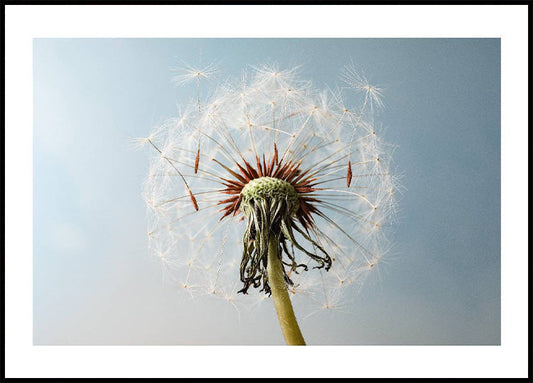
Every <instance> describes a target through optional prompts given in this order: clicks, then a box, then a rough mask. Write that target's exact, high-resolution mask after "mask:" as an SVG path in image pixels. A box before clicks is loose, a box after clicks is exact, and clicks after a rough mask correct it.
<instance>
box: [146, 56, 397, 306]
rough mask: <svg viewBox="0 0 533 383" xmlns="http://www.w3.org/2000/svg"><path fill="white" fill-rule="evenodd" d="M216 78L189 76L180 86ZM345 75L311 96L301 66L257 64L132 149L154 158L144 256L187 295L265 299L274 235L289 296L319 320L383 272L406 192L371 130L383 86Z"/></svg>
mask: <svg viewBox="0 0 533 383" xmlns="http://www.w3.org/2000/svg"><path fill="white" fill-rule="evenodd" d="M217 72H218V70H217V69H216V68H215V67H214V66H207V67H205V68H202V70H199V69H194V68H192V67H188V66H186V67H185V68H181V69H180V70H179V71H177V73H178V74H177V75H176V77H174V78H173V81H174V82H176V83H177V84H184V83H185V82H188V81H193V80H195V81H199V82H201V81H205V80H207V79H211V78H212V77H213V76H214V74H215V73H217ZM342 79H343V81H344V82H345V84H346V85H347V88H346V87H342V88H335V89H333V90H331V89H329V88H326V89H317V87H316V86H314V85H313V84H312V83H311V82H310V81H307V80H304V79H302V78H301V73H300V70H299V68H289V69H283V68H279V67H278V66H276V65H265V66H260V67H252V68H251V69H248V70H246V72H245V73H244V74H243V76H242V77H241V78H240V79H237V80H231V79H230V80H227V81H222V82H220V83H219V84H217V85H213V87H214V90H213V92H212V93H211V96H210V97H206V98H202V99H201V98H200V97H199V95H196V98H195V99H194V100H193V101H191V103H190V105H188V106H185V107H180V111H179V112H178V116H176V117H174V118H170V119H168V120H167V121H165V122H163V123H162V124H161V125H159V126H157V127H156V128H155V129H154V131H153V132H152V134H150V136H148V138H144V139H139V140H138V141H137V143H138V144H139V145H140V144H141V143H142V145H143V147H145V148H146V149H147V150H150V153H151V160H150V169H149V175H148V177H147V180H146V182H145V185H144V192H143V196H144V198H145V200H146V204H147V211H148V217H149V221H148V222H149V224H148V226H149V227H148V231H147V232H148V236H149V238H150V241H149V242H150V247H151V249H152V251H153V252H154V254H159V257H158V258H159V259H161V261H162V262H163V263H164V266H165V270H166V272H168V273H170V274H172V275H173V280H174V281H176V283H177V285H179V286H181V288H182V290H187V291H188V294H189V295H191V296H192V295H194V296H195V297H198V298H200V297H202V296H209V297H213V298H215V297H216V298H221V299H222V300H223V301H226V302H228V303H229V304H231V305H232V306H234V307H235V308H237V304H239V305H240V304H241V303H242V305H243V306H244V307H245V306H246V302H255V303H254V304H256V303H258V302H263V301H265V300H266V299H268V292H269V286H268V280H267V279H266V278H265V275H266V258H265V248H264V242H265V240H266V239H267V238H269V236H272V235H273V236H276V238H277V241H278V243H279V253H280V254H281V260H282V262H283V268H284V274H285V280H286V283H287V289H288V291H289V293H290V296H291V297H292V298H293V299H294V300H295V302H301V303H302V304H304V305H308V304H309V305H310V306H314V307H315V308H317V307H318V308H319V310H320V309H335V308H340V307H342V305H343V299H344V298H346V296H347V295H350V291H351V290H350V286H354V285H355V286H361V285H362V284H363V282H364V280H365V279H366V278H367V276H368V274H369V273H371V272H374V271H375V270H376V269H377V266H378V264H379V263H380V262H381V258H382V257H383V255H384V254H385V253H386V252H387V251H386V248H387V246H389V245H388V242H387V238H388V234H389V230H388V228H389V227H390V223H391V222H392V219H393V216H394V214H395V211H396V205H397V203H396V198H395V196H396V194H397V193H396V191H397V189H398V188H399V186H398V181H397V178H395V177H394V176H393V175H392V172H391V171H390V166H391V154H392V147H391V146H389V145H387V144H386V143H385V142H384V140H383V134H382V129H381V127H380V126H379V125H378V124H376V123H375V121H374V109H375V107H380V106H382V101H381V97H382V89H380V88H379V87H377V86H374V85H371V84H370V83H369V82H368V81H367V80H366V78H365V77H364V76H362V75H360V74H358V73H357V72H356V71H355V69H354V66H353V65H352V66H347V67H346V68H344V69H343V71H342ZM354 91H355V92H354ZM355 95H359V96H355ZM347 178H348V179H347ZM163 255H164V256H163ZM242 293H244V294H242ZM265 293H266V294H265ZM310 310H311V312H313V309H310Z"/></svg>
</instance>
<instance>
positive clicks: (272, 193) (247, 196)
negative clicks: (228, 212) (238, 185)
mask: <svg viewBox="0 0 533 383" xmlns="http://www.w3.org/2000/svg"><path fill="white" fill-rule="evenodd" d="M241 195H242V202H241V206H242V208H243V209H244V210H246V208H247V207H248V206H250V205H255V202H257V201H259V200H262V201H266V202H272V201H274V200H282V201H285V203H286V206H287V208H288V210H289V215H291V216H292V215H293V214H295V213H296V211H297V210H298V208H299V207H300V205H299V201H298V193H297V192H296V189H294V186H292V185H291V184H290V183H289V182H287V181H284V180H281V179H279V178H274V177H259V178H254V179H252V180H250V181H249V182H248V183H247V184H246V185H245V186H244V187H243V188H242V191H241Z"/></svg>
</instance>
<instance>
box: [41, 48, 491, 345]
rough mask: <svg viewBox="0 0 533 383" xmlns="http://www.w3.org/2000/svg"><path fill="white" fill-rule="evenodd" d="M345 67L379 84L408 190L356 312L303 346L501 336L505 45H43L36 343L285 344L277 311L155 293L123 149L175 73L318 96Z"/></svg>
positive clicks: (170, 290) (316, 320) (161, 114)
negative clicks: (210, 67) (287, 83)
mask: <svg viewBox="0 0 533 383" xmlns="http://www.w3.org/2000/svg"><path fill="white" fill-rule="evenodd" d="M352 60H353V62H354V63H356V64H357V66H358V67H360V68H362V69H363V70H364V72H365V74H366V75H367V77H368V78H369V79H370V81H371V82H373V83H375V84H377V85H379V86H381V87H383V88H384V102H385V109H384V111H383V112H382V113H381V114H380V117H379V122H380V124H381V125H382V126H383V127H384V129H385V139H386V140H387V142H389V143H392V144H395V145H397V149H396V151H395V153H394V165H395V168H396V169H397V172H398V173H400V174H401V175H402V185H403V187H404V189H405V190H404V193H403V195H402V197H401V199H400V214H399V222H398V223H397V224H396V227H395V235H394V240H393V245H394V248H393V254H392V256H391V257H390V258H389V259H388V260H387V261H388V262H387V264H386V265H384V267H382V268H381V269H380V273H379V275H378V274H376V275H375V276H374V277H373V278H371V280H369V281H368V282H367V284H366V285H365V287H364V288H363V290H362V292H361V293H360V294H359V295H358V296H357V299H356V302H357V307H355V308H352V312H351V313H344V312H335V313H318V314H316V315H313V316H311V317H309V318H307V319H305V320H302V321H301V323H300V324H301V328H302V332H303V333H304V335H305V337H306V340H307V342H308V343H309V344H404V345H407V344H435V345H442V344H499V343H500V40H499V39H36V40H34V97H35V99H34V101H35V103H34V129H35V131H34V133H35V134H34V343H35V344H101V345H107V344H282V343H283V338H282V335H281V331H280V330H279V326H278V323H277V319H276V318H275V313H274V308H273V307H272V306H271V305H269V304H263V305H261V306H259V307H257V309H254V310H250V311H241V312H236V311H235V310H234V309H233V308H231V307H230V306H227V305H224V304H221V303H217V302H198V301H194V300H184V299H182V298H181V295H178V294H177V292H176V291H175V289H176V287H175V286H172V285H169V284H165V283H163V281H162V276H161V271H160V267H159V265H158V263H157V261H156V260H154V259H153V258H151V257H150V255H149V253H148V250H147V238H146V216H145V205H144V201H143V200H142V198H141V195H140V194H141V189H142V183H143V181H144V179H145V177H146V175H147V171H148V158H147V156H146V154H145V153H144V152H143V151H134V150H132V148H131V145H130V141H131V139H132V138H135V137H143V136H146V135H147V134H148V133H149V132H150V131H151V129H152V127H153V126H156V125H157V124H158V123H160V122H161V121H163V120H164V119H166V118H168V117H173V116H175V115H176V110H177V108H176V106H177V105H179V104H180V103H183V102H185V101H187V100H188V99H189V97H190V96H193V95H194V91H193V88H191V87H184V88H183V89H178V88H176V86H174V85H173V84H172V83H171V77H172V72H171V71H170V68H171V67H174V66H180V65H182V64H183V63H188V64H191V65H193V66H200V67H201V66H203V65H205V64H209V63H213V62H215V63H217V64H218V66H219V68H220V70H221V78H224V77H225V76H239V74H240V73H241V71H242V69H244V68H246V66H248V65H260V64H265V63H266V64H268V63H278V64H279V66H280V67H281V68H284V67H292V66H294V65H302V77H303V78H309V79H312V80H313V83H314V84H315V85H317V86H319V87H324V86H334V85H335V84H337V83H338V82H339V81H338V74H339V71H340V69H341V68H342V66H343V65H345V64H348V63H350V61H352ZM266 303H269V302H266Z"/></svg>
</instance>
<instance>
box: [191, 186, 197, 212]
mask: <svg viewBox="0 0 533 383" xmlns="http://www.w3.org/2000/svg"><path fill="white" fill-rule="evenodd" d="M189 196H190V197H191V202H192V205H193V206H194V208H195V209H196V211H198V202H196V198H194V194H192V191H191V189H189Z"/></svg>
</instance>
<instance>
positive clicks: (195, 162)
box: [194, 145, 200, 174]
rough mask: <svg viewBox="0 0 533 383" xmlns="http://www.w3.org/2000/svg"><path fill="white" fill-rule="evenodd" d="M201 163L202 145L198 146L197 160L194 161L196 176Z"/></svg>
mask: <svg viewBox="0 0 533 383" xmlns="http://www.w3.org/2000/svg"><path fill="white" fill-rule="evenodd" d="M199 163H200V145H198V151H197V152H196V159H195V160H194V174H196V173H198V164H199Z"/></svg>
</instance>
